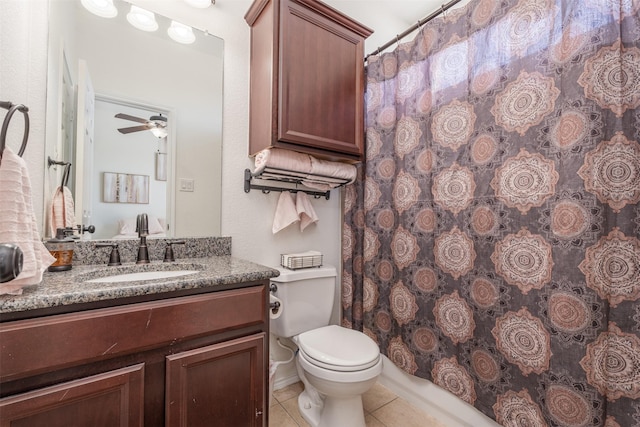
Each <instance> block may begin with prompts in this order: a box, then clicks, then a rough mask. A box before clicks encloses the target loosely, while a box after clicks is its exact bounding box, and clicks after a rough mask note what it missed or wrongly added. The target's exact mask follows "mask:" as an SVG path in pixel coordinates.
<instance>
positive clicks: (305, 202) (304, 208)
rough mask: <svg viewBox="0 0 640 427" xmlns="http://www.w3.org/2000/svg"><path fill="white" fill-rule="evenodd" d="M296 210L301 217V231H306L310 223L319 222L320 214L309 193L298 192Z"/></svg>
mask: <svg viewBox="0 0 640 427" xmlns="http://www.w3.org/2000/svg"><path fill="white" fill-rule="evenodd" d="M296 211H297V212H298V216H299V217H300V231H304V229H305V228H307V226H308V225H311V224H314V223H316V222H318V215H317V214H316V211H315V210H314V209H313V205H312V204H311V200H309V196H307V193H305V192H303V191H298V192H297V193H296Z"/></svg>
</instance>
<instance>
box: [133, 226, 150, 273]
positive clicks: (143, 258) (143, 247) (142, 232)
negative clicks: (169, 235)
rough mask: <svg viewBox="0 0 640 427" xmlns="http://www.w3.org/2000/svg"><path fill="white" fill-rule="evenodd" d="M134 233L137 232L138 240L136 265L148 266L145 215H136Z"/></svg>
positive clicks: (147, 229)
mask: <svg viewBox="0 0 640 427" xmlns="http://www.w3.org/2000/svg"><path fill="white" fill-rule="evenodd" d="M136 231H137V232H138V237H139V238H140V245H139V246H138V258H137V259H136V264H148V263H149V250H148V248H147V236H148V235H149V217H148V216H147V214H146V213H141V214H139V215H138V217H137V220H136Z"/></svg>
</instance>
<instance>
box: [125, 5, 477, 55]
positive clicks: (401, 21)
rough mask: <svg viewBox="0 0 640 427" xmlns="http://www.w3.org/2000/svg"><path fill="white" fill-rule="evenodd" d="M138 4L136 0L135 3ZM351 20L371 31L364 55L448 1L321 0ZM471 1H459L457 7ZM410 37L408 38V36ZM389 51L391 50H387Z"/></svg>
mask: <svg viewBox="0 0 640 427" xmlns="http://www.w3.org/2000/svg"><path fill="white" fill-rule="evenodd" d="M138 1H140V0H136V2H138ZM322 1H323V2H324V3H326V4H328V5H329V6H331V7H333V8H334V9H337V10H339V11H340V12H342V13H344V14H345V15H347V16H349V17H351V18H352V19H354V20H356V21H358V22H360V23H361V24H363V25H365V26H367V27H369V28H371V29H372V30H374V32H373V34H372V35H371V36H370V37H369V38H368V39H367V40H366V41H365V55H366V54H369V53H371V52H372V51H374V50H375V49H377V48H378V47H379V46H382V45H383V44H385V43H386V42H388V41H390V40H392V39H394V38H395V37H396V35H397V34H400V33H402V32H404V31H405V30H407V29H408V28H409V27H411V26H412V25H413V24H415V23H417V22H418V20H421V19H424V18H425V17H426V16H428V15H429V14H431V13H432V12H433V11H435V10H437V9H439V8H440V6H441V5H443V4H446V3H448V2H449V0H322ZM469 1H470V0H462V1H461V2H460V3H457V4H456V6H455V7H460V6H462V5H464V4H466V3H468V2H469ZM251 2H252V0H216V4H215V6H213V7H212V8H210V9H212V10H213V11H215V9H226V10H228V11H229V13H231V14H233V15H239V16H244V13H245V12H246V11H247V9H248V8H249V6H250V5H251ZM409 37H411V36H409ZM390 49H392V48H390Z"/></svg>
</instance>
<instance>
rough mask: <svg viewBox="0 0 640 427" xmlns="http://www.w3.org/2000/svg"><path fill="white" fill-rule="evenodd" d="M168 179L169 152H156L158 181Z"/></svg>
mask: <svg viewBox="0 0 640 427" xmlns="http://www.w3.org/2000/svg"><path fill="white" fill-rule="evenodd" d="M166 180H167V153H161V152H159V151H157V152H156V181H166Z"/></svg>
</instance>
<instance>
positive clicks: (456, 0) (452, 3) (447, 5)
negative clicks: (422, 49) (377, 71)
mask: <svg viewBox="0 0 640 427" xmlns="http://www.w3.org/2000/svg"><path fill="white" fill-rule="evenodd" d="M461 1H462V0H451V1H450V2H449V3H445V4H442V5H441V6H440V9H438V10H436V11H434V12H432V13H431V14H430V15H429V16H427V17H426V18H424V19H420V20H418V22H417V23H415V24H413V25H412V26H411V27H409V28H408V29H407V30H405V31H404V32H403V33H401V34H398V35H396V38H395V39H392V40H389V41H388V42H387V43H385V44H383V45H382V46H380V47H379V48H378V49H376V50H374V51H373V52H371V53H370V54H369V55H367V56H365V57H364V60H365V61H366V60H367V59H369V57H370V56H372V55H377V54H379V53H380V52H382V51H383V50H385V49H386V48H388V47H389V46H391V45H393V44H394V43H400V40H401V39H403V38H405V37H406V36H408V35H409V34H411V33H413V32H414V31H415V30H417V29H418V28H420V27H422V26H423V25H424V24H426V23H427V22H429V21H431V20H432V19H433V18H435V17H436V16H438V15H440V14H441V13H444V12H445V11H447V10H448V9H450V8H452V7H453V6H455V5H456V4H458V3H460V2H461Z"/></svg>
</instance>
